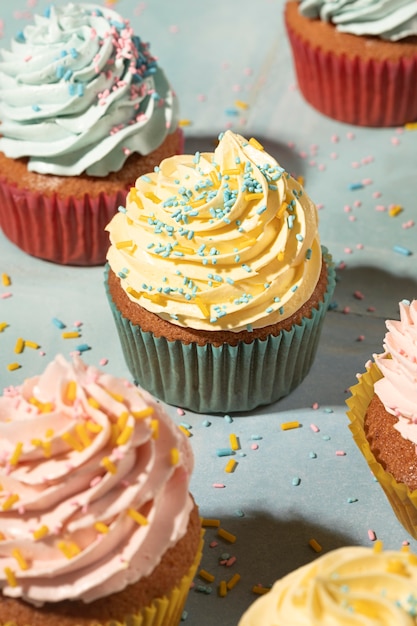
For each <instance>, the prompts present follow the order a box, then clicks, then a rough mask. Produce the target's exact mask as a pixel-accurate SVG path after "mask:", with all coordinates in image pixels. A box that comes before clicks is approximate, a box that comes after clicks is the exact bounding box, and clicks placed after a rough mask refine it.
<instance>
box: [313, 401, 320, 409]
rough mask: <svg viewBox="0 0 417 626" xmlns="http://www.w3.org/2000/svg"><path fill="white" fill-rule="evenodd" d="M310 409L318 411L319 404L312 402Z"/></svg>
mask: <svg viewBox="0 0 417 626" xmlns="http://www.w3.org/2000/svg"><path fill="white" fill-rule="evenodd" d="M312 408H313V409H314V410H316V409H318V408H319V403H318V402H313V405H312Z"/></svg>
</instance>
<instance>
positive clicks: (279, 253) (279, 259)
mask: <svg viewBox="0 0 417 626" xmlns="http://www.w3.org/2000/svg"><path fill="white" fill-rule="evenodd" d="M284 257H285V255H284V253H283V251H282V250H281V252H278V254H277V259H278V261H283V260H284Z"/></svg>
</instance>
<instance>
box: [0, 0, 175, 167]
mask: <svg viewBox="0 0 417 626" xmlns="http://www.w3.org/2000/svg"><path fill="white" fill-rule="evenodd" d="M177 109H178V105H177V101H176V97H175V94H174V93H173V91H172V89H171V87H170V85H169V83H168V81H167V79H166V77H165V74H164V72H163V71H162V70H161V68H160V67H159V66H158V64H157V62H156V60H155V58H154V57H153V56H152V55H151V54H150V51H149V47H148V45H147V44H145V43H143V42H142V41H141V39H140V38H139V37H138V36H137V35H135V34H134V33H133V30H132V28H131V26H130V25H129V22H128V21H127V20H125V19H123V18H122V17H121V16H120V15H119V14H118V13H116V12H115V11H113V10H110V9H107V8H103V7H99V6H98V5H95V4H82V3H80V4H78V3H77V4H76V3H71V4H68V5H66V6H63V7H54V6H52V7H50V8H49V9H48V11H47V12H46V13H45V15H43V16H39V15H36V16H35V18H34V23H33V24H29V25H27V26H26V27H25V28H24V30H23V31H22V32H21V33H19V34H18V35H17V36H16V37H15V38H14V40H13V41H12V43H11V49H10V50H5V49H2V50H1V51H0V119H1V134H2V137H1V138H0V150H1V151H3V152H4V154H5V155H6V156H7V157H10V158H20V157H29V164H28V168H29V170H31V171H36V172H39V173H41V174H56V175H60V176H76V175H79V174H81V173H82V172H86V173H87V174H89V175H92V176H106V175H107V174H108V173H109V172H114V171H118V170H120V169H121V167H122V166H123V164H124V162H125V161H126V159H127V157H128V156H129V155H130V154H131V153H132V152H137V153H140V154H149V153H150V152H152V151H153V150H154V149H156V148H157V147H158V146H159V145H160V144H161V143H162V142H163V141H164V139H165V137H166V136H167V134H168V133H169V132H173V131H174V130H175V128H176V126H177V121H178V110H177Z"/></svg>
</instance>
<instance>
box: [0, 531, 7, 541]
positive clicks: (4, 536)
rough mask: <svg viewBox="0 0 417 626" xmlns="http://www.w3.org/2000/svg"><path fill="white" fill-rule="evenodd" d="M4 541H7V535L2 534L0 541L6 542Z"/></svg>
mask: <svg viewBox="0 0 417 626" xmlns="http://www.w3.org/2000/svg"><path fill="white" fill-rule="evenodd" d="M4 539H6V535H5V534H4V533H2V532H0V541H4Z"/></svg>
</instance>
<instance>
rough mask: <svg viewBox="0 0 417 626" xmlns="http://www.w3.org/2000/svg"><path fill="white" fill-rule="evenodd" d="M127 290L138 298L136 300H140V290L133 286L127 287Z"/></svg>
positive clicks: (133, 296)
mask: <svg viewBox="0 0 417 626" xmlns="http://www.w3.org/2000/svg"><path fill="white" fill-rule="evenodd" d="M126 291H127V293H129V294H130V295H131V296H132V298H136V300H138V298H140V297H141V295H142V294H141V293H140V292H139V291H136V290H135V289H133V288H132V287H126Z"/></svg>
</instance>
